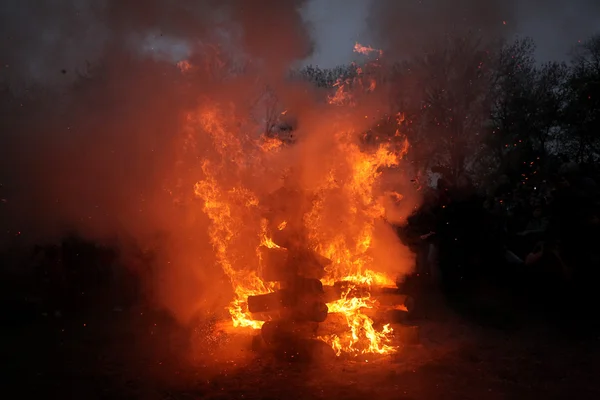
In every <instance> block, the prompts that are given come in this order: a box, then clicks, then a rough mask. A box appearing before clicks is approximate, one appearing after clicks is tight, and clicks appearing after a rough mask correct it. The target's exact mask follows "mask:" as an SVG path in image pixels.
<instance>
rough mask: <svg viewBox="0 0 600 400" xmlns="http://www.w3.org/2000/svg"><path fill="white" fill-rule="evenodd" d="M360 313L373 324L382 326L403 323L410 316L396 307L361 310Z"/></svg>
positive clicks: (402, 309)
mask: <svg viewBox="0 0 600 400" xmlns="http://www.w3.org/2000/svg"><path fill="white" fill-rule="evenodd" d="M360 312H361V313H362V314H364V315H366V316H367V317H369V318H371V319H372V320H373V322H375V323H382V324H386V323H398V322H405V321H407V320H408V318H409V316H410V315H409V313H408V312H407V311H406V310H405V309H404V308H403V307H398V306H391V307H385V306H383V307H375V308H361V310H360Z"/></svg>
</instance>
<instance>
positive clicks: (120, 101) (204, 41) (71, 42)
mask: <svg viewBox="0 0 600 400" xmlns="http://www.w3.org/2000/svg"><path fill="white" fill-rule="evenodd" d="M250 5H251V7H250ZM300 5H301V2H298V1H292V2H286V1H277V2H269V1H261V2H247V1H237V0H236V1H234V0H230V1H229V0H226V1H214V0H204V1H192V0H178V1H171V0H169V1H168V0H152V1H145V0H144V1H139V0H53V1H47V2H38V1H34V0H9V1H7V2H4V3H3V5H2V10H1V14H0V27H1V28H0V29H2V37H1V38H0V41H1V42H0V46H1V48H0V50H1V52H0V54H1V57H2V59H1V60H0V61H1V64H2V67H3V68H2V70H1V74H0V84H1V86H2V89H3V92H2V93H3V97H2V102H1V104H0V113H1V115H0V117H1V118H2V121H3V132H2V136H1V137H0V152H1V154H0V183H1V184H2V187H1V188H0V197H1V198H2V199H4V200H3V202H2V203H0V228H1V233H2V237H1V238H0V240H1V241H0V245H2V246H4V245H7V244H10V243H14V242H15V241H16V242H17V243H21V244H27V243H31V242H39V241H41V240H53V239H57V238H59V237H60V235H61V234H62V233H64V232H65V230H68V229H69V230H75V231H78V232H81V233H83V234H84V235H86V236H89V237H91V238H94V239H99V240H101V239H107V240H108V239H112V238H115V237H118V238H119V239H120V240H122V239H123V238H124V237H127V238H131V240H132V241H134V242H137V243H152V240H153V239H152V238H155V237H158V236H157V235H160V233H161V232H167V233H168V236H169V237H168V238H167V239H161V241H162V244H163V246H165V247H167V250H168V251H167V252H166V253H165V254H163V255H162V262H163V264H164V265H165V266H166V267H165V268H166V269H165V271H161V274H162V275H161V277H160V279H162V284H161V286H160V290H161V292H164V293H163V294H164V295H163V302H164V303H166V304H167V305H169V306H170V307H171V308H173V309H177V310H178V312H180V314H181V313H182V314H185V313H188V314H189V312H190V310H192V309H193V308H194V307H195V306H197V304H196V303H197V302H198V296H199V293H202V290H203V289H202V288H203V286H202V282H209V281H211V284H212V285H213V286H214V284H215V282H217V283H218V282H219V279H215V277H217V278H218V277H219V276H220V272H219V271H216V270H215V269H214V268H212V269H211V266H212V265H214V262H212V261H211V259H210V257H208V256H206V255H207V254H209V253H210V245H209V242H208V240H207V239H206V223H207V221H206V219H205V218H204V217H203V216H202V215H201V214H202V213H201V212H197V210H201V208H199V206H198V204H197V203H194V210H196V211H195V212H192V211H191V207H190V206H189V204H188V203H183V204H181V203H177V202H176V201H175V199H176V198H177V196H178V194H180V193H178V188H183V189H182V190H184V191H185V194H186V195H188V197H192V191H193V181H194V179H197V178H198V175H197V173H198V170H199V166H197V165H194V164H193V162H194V160H187V161H188V163H187V164H186V163H184V164H181V163H180V162H181V161H182V155H181V148H182V147H183V145H184V139H185V138H183V137H182V135H181V125H182V120H183V116H184V114H185V112H186V111H187V110H190V109H193V108H194V107H195V105H196V104H197V101H198V98H199V97H202V96H210V95H211V94H212V95H215V96H221V97H223V98H227V96H226V95H225V94H223V93H222V90H228V91H230V93H236V92H235V91H234V90H239V89H240V88H242V87H250V86H251V84H250V83H248V82H240V84H239V85H238V86H236V87H227V88H225V89H219V85H218V84H217V83H216V82H214V81H213V79H212V78H213V77H211V76H207V75H206V74H204V73H198V74H195V75H194V76H193V77H186V78H185V79H184V78H183V77H182V74H181V71H180V70H179V69H178V68H177V66H176V64H175V63H176V62H177V61H179V60H181V59H183V58H187V57H191V58H195V59H199V60H202V58H203V57H204V56H205V54H204V52H205V50H206V49H207V48H210V46H208V45H210V44H211V43H215V42H219V41H220V42H221V44H223V45H224V46H225V47H227V48H228V49H229V50H230V51H231V50H233V49H237V50H238V51H239V52H243V53H245V54H247V55H249V56H251V57H254V58H261V59H262V60H263V61H264V62H265V64H267V65H273V66H276V67H277V68H279V69H282V68H286V67H287V65H288V64H289V63H291V62H293V61H294V59H295V58H296V57H300V58H301V57H303V56H304V55H306V54H307V52H308V51H310V43H309V42H307V41H306V38H307V35H306V32H304V31H303V26H302V24H301V20H300V17H299V14H298V11H297V8H298V7H299V6H300ZM261 7H268V8H267V9H264V8H261ZM240 33H241V36H239V35H240ZM236 35H238V36H236ZM205 58H206V57H205ZM203 68H204V66H203ZM220 90H221V92H220ZM182 182H183V183H182ZM163 237H164V236H163ZM184 249H188V251H183V250H184ZM190 249H191V250H190ZM163 273H164V274H163ZM207 276H211V277H212V278H211V279H207V278H206V277H207ZM175 281H176V283H177V284H176V283H175ZM204 301H210V300H209V298H208V297H205V298H204ZM215 301H216V300H215ZM188 316H189V315H188Z"/></svg>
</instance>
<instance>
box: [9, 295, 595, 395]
mask: <svg viewBox="0 0 600 400" xmlns="http://www.w3.org/2000/svg"><path fill="white" fill-rule="evenodd" d="M495 318H496V319H497V320H500V322H499V323H496V324H486V325H485V326H482V325H481V324H480V323H475V322H473V321H472V320H470V319H466V318H464V317H459V316H458V315H457V314H456V313H455V312H453V311H450V310H449V309H447V308H444V307H438V309H437V311H436V312H431V313H428V314H427V315H425V316H423V317H422V318H420V319H419V320H418V321H416V322H415V323H416V324H418V325H419V326H420V327H421V332H420V337H421V340H420V343H419V344H418V345H406V346H403V347H401V348H400V350H399V352H398V353H397V354H395V355H393V356H386V357H367V356H364V357H359V358H356V359H343V358H340V359H336V360H335V361H334V362H331V363H316V364H315V363H313V364H302V363H286V362H281V361H276V360H273V359H272V358H271V357H269V356H265V355H264V354H263V355H258V354H256V353H253V352H252V351H251V350H250V349H249V346H248V339H247V338H244V336H243V335H242V336H231V335H229V336H227V335H225V336H223V335H216V336H215V335H214V334H213V333H212V331H211V329H210V328H206V329H204V328H202V327H198V328H197V329H196V332H195V334H190V330H189V329H185V328H183V327H181V326H179V325H178V324H176V323H175V322H174V321H173V320H172V319H171V318H169V316H168V315H166V314H165V313H159V312H148V311H145V312H144V311H142V310H140V309H131V310H125V311H120V312H119V311H115V310H112V309H110V310H109V309H107V310H106V311H104V312H98V311H96V312H94V313H93V314H92V313H89V314H87V315H86V314H85V313H84V314H82V315H79V316H77V317H73V316H72V317H68V316H60V317H57V316H51V315H49V316H43V315H37V312H32V313H31V318H24V319H23V320H21V321H18V323H14V322H13V323H11V324H10V327H8V326H7V325H5V326H6V328H4V329H3V334H2V341H1V344H0V352H1V354H0V355H1V357H2V360H3V363H2V371H1V374H0V376H1V377H2V378H1V379H2V380H3V381H4V382H3V383H2V386H3V387H4V388H6V389H5V391H7V393H10V394H11V395H10V396H7V398H12V399H29V398H32V399H33V398H38V399H39V398H62V399H69V398H72V399H90V400H91V399H149V400H152V399H273V400H274V399H284V398H292V399H313V398H314V399H321V398H322V399H365V398H373V399H378V400H379V399H381V400H384V399H531V398H535V397H539V398H545V399H567V398H569V399H571V398H577V399H596V398H600V382H599V380H598V379H597V377H598V376H600V375H598V372H599V367H598V366H597V365H598V364H599V363H598V362H596V360H597V356H598V355H599V351H598V349H599V348H600V346H599V345H600V338H598V337H589V335H588V336H587V337H586V338H585V339H581V338H580V339H576V338H573V337H572V336H569V337H567V336H565V335H564V334H559V333H557V332H556V330H555V329H553V328H551V327H549V326H547V325H544V324H537V323H534V322H533V318H527V317H525V318H524V319H522V321H525V322H526V323H519V324H515V323H502V319H503V318H504V317H503V316H502V315H501V314H500V315H497V316H496V317H495ZM505 322H506V321H505ZM203 329H204V330H203ZM592 336H593V335H592ZM190 338H191V339H190Z"/></svg>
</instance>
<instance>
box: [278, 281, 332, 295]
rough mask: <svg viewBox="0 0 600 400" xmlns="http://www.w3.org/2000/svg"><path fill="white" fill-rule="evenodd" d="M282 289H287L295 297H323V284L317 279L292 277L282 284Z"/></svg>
mask: <svg viewBox="0 0 600 400" xmlns="http://www.w3.org/2000/svg"><path fill="white" fill-rule="evenodd" d="M282 288H285V289H288V290H290V291H291V292H293V293H294V294H296V295H304V294H312V295H323V294H324V292H323V284H322V283H321V281H320V280H318V279H311V278H304V277H301V276H297V277H294V278H292V279H289V280H287V281H285V282H283V283H282Z"/></svg>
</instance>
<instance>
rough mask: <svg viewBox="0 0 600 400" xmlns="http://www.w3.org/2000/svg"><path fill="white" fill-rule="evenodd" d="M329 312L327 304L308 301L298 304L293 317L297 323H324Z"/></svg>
mask: <svg viewBox="0 0 600 400" xmlns="http://www.w3.org/2000/svg"><path fill="white" fill-rule="evenodd" d="M328 312H329V308H328V307H327V304H325V303H323V302H322V301H307V302H302V303H300V304H298V305H297V307H296V308H295V309H294V312H293V313H292V315H293V318H294V319H295V320H296V321H314V322H323V321H325V320H326V319H327V313H328Z"/></svg>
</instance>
